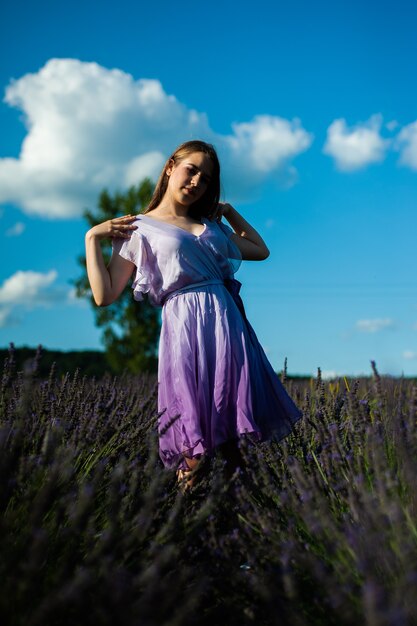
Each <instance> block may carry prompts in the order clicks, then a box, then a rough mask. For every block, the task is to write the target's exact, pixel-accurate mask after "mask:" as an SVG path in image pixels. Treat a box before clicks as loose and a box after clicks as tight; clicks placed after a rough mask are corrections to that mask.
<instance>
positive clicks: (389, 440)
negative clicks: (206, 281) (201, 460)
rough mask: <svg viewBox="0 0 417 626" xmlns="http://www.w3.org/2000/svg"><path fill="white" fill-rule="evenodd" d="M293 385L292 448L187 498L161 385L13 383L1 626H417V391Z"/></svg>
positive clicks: (265, 447) (0, 441)
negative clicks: (163, 433)
mask: <svg viewBox="0 0 417 626" xmlns="http://www.w3.org/2000/svg"><path fill="white" fill-rule="evenodd" d="M283 379H284V380H283V382H284V384H285V385H286V386H287V388H288V389H289V391H290V393H291V394H292V396H293V397H294V399H295V400H296V402H297V403H298V404H299V405H300V406H301V407H302V409H303V411H304V415H305V417H304V419H303V420H302V421H301V422H299V424H298V425H297V430H296V431H295V432H294V433H293V434H292V435H291V436H290V437H289V438H288V439H287V440H285V442H282V443H280V444H278V443H264V444H260V445H257V446H253V445H252V446H250V447H244V448H242V455H243V457H244V459H245V464H244V467H243V468H242V469H241V470H240V471H237V472H235V473H234V474H233V476H231V477H230V475H229V474H230V472H228V470H227V466H226V465H225V462H224V460H223V459H222V457H221V456H219V457H218V458H213V459H211V460H207V461H206V463H205V465H204V466H203V467H202V468H201V472H200V473H201V475H200V480H199V482H198V485H197V487H196V488H195V489H194V490H193V491H192V492H191V493H187V494H185V495H182V494H181V493H180V492H179V490H178V488H177V485H176V479H175V474H174V473H173V472H168V471H166V470H164V469H163V468H162V466H161V463H160V461H159V458H158V450H157V430H156V423H157V417H158V415H157V413H156V393H157V384H156V380H155V378H154V377H151V376H142V377H136V378H133V377H130V378H129V377H121V378H118V379H114V378H111V377H108V378H106V377H105V378H103V379H101V380H95V379H93V378H85V377H83V373H82V372H78V373H76V374H75V375H71V376H70V375H66V376H64V377H62V376H58V375H56V374H55V373H54V370H53V369H52V371H51V373H50V375H49V378H48V379H46V380H45V379H42V378H40V377H39V376H38V375H37V363H36V360H35V361H34V362H32V363H29V364H28V365H27V367H26V368H25V370H24V371H22V372H19V371H16V368H15V366H14V361H13V352H11V353H10V356H9V358H8V359H7V360H6V362H5V365H4V371H3V375H2V382H1V396H0V421H1V424H0V428H1V430H0V446H1V451H0V471H1V495H0V505H1V518H0V544H1V559H0V568H1V572H0V580H1V600H0V619H1V623H2V624H7V625H10V626H23V625H24V626H50V625H60V626H61V625H65V626H66V625H68V626H70V625H71V626H75V625H77V626H83V625H84V624H86V625H87V624H88V625H91V626H93V625H94V626H101V625H114V624H116V623H117V624H121V625H123V626H139V625H140V626H186V625H191V624H196V625H197V624H198V625H202V626H206V625H207V626H208V625H210V626H217V625H219V626H223V625H224V626H229V625H231V626H233V625H235V624H236V625H237V624H239V625H245V624H256V625H260V626H262V625H265V626H266V625H268V626H269V625H271V626H275V625H276V626H278V625H280V626H283V625H284V626H286V625H291V626H312V625H313V626H314V625H318V624H323V625H331V626H333V625H334V626H336V625H337V626H344V625H355V626H356V625H358V626H359V625H360V626H362V625H369V626H380V625H381V626H382V625H384V626H385V625H387V626H391V625H396V626H402V625H408V624H413V623H417V604H416V602H415V593H416V589H417V488H416V487H417V485H416V483H417V421H416V420H417V382H416V381H415V380H414V381H413V380H410V379H398V378H397V379H394V378H383V377H382V378H381V377H380V376H379V375H378V372H377V370H376V368H375V366H373V371H372V369H371V368H370V376H369V379H361V380H358V381H355V380H351V379H349V380H347V379H343V378H342V379H340V380H337V381H332V382H323V381H322V380H321V377H320V371H319V372H318V374H317V377H316V378H314V379H312V380H310V381H293V380H286V377H285V372H284V374H283Z"/></svg>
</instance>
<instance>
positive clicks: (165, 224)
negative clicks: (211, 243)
mask: <svg viewBox="0 0 417 626" xmlns="http://www.w3.org/2000/svg"><path fill="white" fill-rule="evenodd" d="M139 215H140V217H146V218H148V220H151V222H156V223H157V224H162V225H163V226H168V227H171V228H177V229H178V230H182V231H183V232H184V233H188V234H189V235H191V237H194V238H195V239H200V237H202V235H204V233H205V232H206V230H207V222H206V221H205V218H201V223H202V224H203V226H204V230H203V231H202V232H201V233H200V234H199V235H194V233H192V232H190V231H189V230H186V229H185V228H181V226H176V225H175V224H170V223H169V222H165V221H164V220H157V219H155V218H154V217H150V216H149V215H147V214H146V213H139ZM203 220H204V221H203Z"/></svg>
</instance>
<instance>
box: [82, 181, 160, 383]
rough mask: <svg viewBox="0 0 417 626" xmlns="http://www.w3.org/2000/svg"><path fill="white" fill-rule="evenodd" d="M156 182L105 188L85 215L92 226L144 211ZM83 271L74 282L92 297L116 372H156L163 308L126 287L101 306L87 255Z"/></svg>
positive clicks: (107, 247) (107, 249)
mask: <svg viewBox="0 0 417 626" xmlns="http://www.w3.org/2000/svg"><path fill="white" fill-rule="evenodd" d="M152 192H153V184H152V182H151V181H150V180H149V179H145V180H144V181H143V182H142V183H141V184H140V185H138V186H137V187H130V188H129V189H128V190H127V191H126V192H125V193H120V192H117V193H115V194H114V195H113V196H112V195H110V194H109V193H108V191H106V190H104V191H102V192H101V194H100V196H99V200H98V207H97V209H96V210H95V211H90V210H86V211H85V212H84V217H85V219H86V220H87V222H88V224H89V227H90V228H91V227H92V226H95V225H96V224H99V223H100V222H104V221H106V220H109V219H113V218H115V217H118V216H120V215H126V214H128V213H131V214H133V215H134V214H135V213H136V214H137V213H140V212H141V211H142V210H143V209H144V208H145V207H146V206H147V205H148V204H149V201H150V198H151V196H152ZM101 245H102V250H103V257H104V261H105V263H106V264H107V263H108V262H109V260H110V257H111V241H110V240H105V241H103V242H102V244H101ZM78 262H79V264H80V265H81V266H82V268H83V273H82V275H81V276H80V277H79V278H78V279H77V280H76V281H75V282H74V284H75V287H76V293H77V296H78V297H80V298H85V297H87V296H89V297H90V301H91V303H92V306H93V311H94V315H95V320H96V324H97V326H99V327H101V328H103V334H102V341H103V344H104V347H105V349H106V357H107V361H108V364H109V366H110V368H111V369H112V370H113V371H114V372H115V373H121V372H123V371H124V370H127V371H129V372H132V373H138V372H145V371H146V372H154V373H155V372H156V371H157V362H158V358H157V350H158V338H159V332H160V327H161V316H160V311H159V309H157V308H155V307H153V306H151V305H150V304H149V303H148V301H147V299H146V298H145V300H144V301H142V302H137V301H136V300H134V299H133V294H132V290H131V289H130V288H126V289H125V290H124V291H123V293H122V294H121V295H120V297H119V298H118V299H117V300H116V302H113V304H110V305H109V306H107V307H98V306H97V305H96V304H95V302H94V300H93V297H92V295H91V290H90V285H89V282H88V278H87V270H86V260H85V256H80V257H79V259H78Z"/></svg>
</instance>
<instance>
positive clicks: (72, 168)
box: [0, 59, 312, 218]
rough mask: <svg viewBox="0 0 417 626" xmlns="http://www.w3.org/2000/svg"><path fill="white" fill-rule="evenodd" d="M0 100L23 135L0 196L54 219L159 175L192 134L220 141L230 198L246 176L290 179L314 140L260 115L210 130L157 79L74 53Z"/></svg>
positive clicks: (0, 173) (295, 126)
mask: <svg viewBox="0 0 417 626" xmlns="http://www.w3.org/2000/svg"><path fill="white" fill-rule="evenodd" d="M5 101H6V102H7V103H8V104H9V105H11V106H14V107H16V108H18V109H20V110H21V111H22V112H23V114H24V120H25V124H26V127H27V135H26V137H25V139H24V141H23V144H22V147H21V152H20V156H19V158H18V159H14V158H3V159H0V202H3V203H5V202H9V203H13V204H16V205H18V206H20V207H21V208H22V209H23V210H24V211H25V212H26V213H29V214H37V215H41V216H48V217H51V218H59V217H72V216H77V215H80V213H81V212H82V210H83V209H84V208H85V207H86V206H90V207H91V206H94V204H95V202H96V199H97V195H98V193H99V191H101V189H102V188H103V187H104V186H105V187H107V188H108V189H115V188H119V189H120V188H122V187H124V186H126V185H130V184H133V183H136V182H139V181H140V180H141V179H142V178H143V177H145V176H150V177H151V178H152V179H156V176H157V174H158V173H159V170H160V168H161V166H162V164H163V162H164V160H165V158H166V157H167V156H168V155H169V153H170V152H171V151H172V150H173V149H174V148H175V147H176V146H177V145H178V144H179V143H181V142H182V141H186V140H188V139H193V138H201V139H204V140H206V141H210V142H212V143H214V144H215V145H216V147H217V148H218V150H219V155H220V158H221V162H222V166H223V170H224V173H225V176H224V178H225V180H224V183H225V184H224V186H225V188H226V189H227V191H228V193H229V197H230V196H233V194H234V193H236V192H237V190H238V189H239V187H240V186H242V183H243V184H244V186H245V189H247V190H251V189H252V190H253V188H254V186H255V185H256V184H258V183H260V182H262V181H263V180H264V179H265V178H267V177H268V176H277V175H279V174H281V176H283V178H285V179H286V178H288V176H290V177H291V178H293V177H294V168H293V167H292V166H291V164H290V162H291V161H292V160H293V159H294V158H295V157H296V156H297V155H298V154H299V153H301V152H303V151H304V150H306V149H307V148H308V147H309V146H310V144H311V142H312V136H311V135H310V134H309V133H307V132H306V131H305V130H304V129H303V128H302V126H301V123H300V122H299V121H298V120H293V121H289V120H285V119H282V118H279V117H272V116H266V115H262V116H257V117H255V118H254V119H253V120H252V121H250V122H245V123H240V124H237V123H236V124H234V125H233V127H232V130H233V132H232V134H230V135H220V134H216V133H215V132H214V131H213V130H212V129H211V128H210V126H209V123H208V120H207V117H206V115H205V114H204V113H199V112H197V111H194V110H192V109H188V108H187V107H186V106H185V105H183V104H182V103H180V102H179V101H178V100H177V99H176V98H175V96H173V95H168V94H167V93H166V92H165V91H164V89H163V87H162V85H161V83H160V82H159V81H158V80H151V79H140V80H136V81H135V80H134V79H133V77H132V76H130V75H129V74H126V73H125V72H122V71H121V70H117V69H113V70H109V69H106V68H104V67H102V66H100V65H98V64H96V63H83V62H81V61H78V60H76V59H51V60H50V61H48V62H47V63H46V65H45V66H44V67H43V68H41V69H40V70H39V71H38V72H36V73H34V74H27V75H25V76H23V77H22V78H20V79H18V80H16V81H14V82H12V83H11V84H10V85H9V87H8V88H7V90H6V97H5ZM283 172H285V176H284V175H283V174H282V173H283Z"/></svg>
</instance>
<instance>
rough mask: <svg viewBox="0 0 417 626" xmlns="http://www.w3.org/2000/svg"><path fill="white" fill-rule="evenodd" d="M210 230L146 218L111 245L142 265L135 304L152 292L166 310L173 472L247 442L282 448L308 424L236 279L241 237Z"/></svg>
mask: <svg viewBox="0 0 417 626" xmlns="http://www.w3.org/2000/svg"><path fill="white" fill-rule="evenodd" d="M202 223H203V224H204V225H205V229H204V231H203V232H202V233H201V234H200V235H198V236H196V235H193V234H192V233H189V232H188V231H186V230H185V229H183V228H180V227H178V226H174V225H173V224H169V223H167V222H162V221H160V220H156V219H155V218H153V217H149V216H148V215H146V214H139V215H138V216H137V220H136V222H135V225H136V226H137V227H138V228H137V230H135V231H133V234H132V236H131V237H130V239H128V240H126V239H116V240H114V242H113V248H114V252H115V253H118V254H120V255H121V256H122V257H123V258H125V259H128V260H129V261H132V262H133V263H134V264H135V265H136V275H135V276H134V280H133V286H132V287H133V294H134V298H135V299H136V300H142V299H143V294H145V293H147V294H148V297H149V301H150V303H151V304H152V305H154V306H162V327H161V336H160V340H159V364H158V411H159V412H163V413H162V415H161V416H160V418H159V434H160V437H159V445H160V456H161V459H162V461H163V463H164V465H165V466H166V467H170V468H186V467H187V466H186V464H185V461H184V455H185V456H188V457H193V456H198V455H200V454H210V453H211V452H212V451H213V449H214V448H215V447H216V446H218V445H219V444H221V443H224V442H225V441H228V440H230V439H235V438H238V437H239V436H241V435H243V434H250V436H252V437H254V438H256V439H258V440H262V439H269V438H271V437H276V438H277V439H282V438H283V437H285V436H286V435H288V434H289V433H290V432H291V430H292V427H293V425H294V423H295V422H296V421H297V420H298V419H300V417H301V411H300V410H299V409H298V408H297V407H296V406H295V404H294V403H293V401H292V400H291V398H290V397H289V396H288V394H287V392H286V391H285V389H284V387H283V386H282V384H281V382H280V380H279V378H278V376H277V374H276V373H275V372H274V370H273V368H272V365H271V364H270V363H269V361H268V359H267V357H266V355H265V352H264V351H263V349H262V347H261V345H260V344H259V341H258V339H257V337H256V334H255V332H254V330H253V328H252V327H251V325H250V324H249V322H248V320H247V319H246V316H245V313H244V309H243V304H242V301H241V299H240V296H239V295H238V292H239V288H240V285H241V283H240V282H239V281H237V280H236V279H234V278H233V275H234V273H235V272H236V271H237V270H238V269H239V267H240V264H241V262H242V255H241V253H240V250H239V248H238V247H237V246H236V245H235V243H234V242H233V241H232V240H231V239H230V236H231V234H232V233H233V230H232V229H231V228H230V227H229V226H227V225H226V224H224V223H223V222H220V223H217V222H212V221H210V220H209V219H206V218H203V219H202ZM178 415H179V416H180V417H179V418H178V419H176V420H172V418H175V417H176V416H178ZM171 420H172V421H173V423H172V425H171V426H169V427H168V428H164V427H165V426H166V425H167V424H168V423H169V422H170V421H171Z"/></svg>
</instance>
